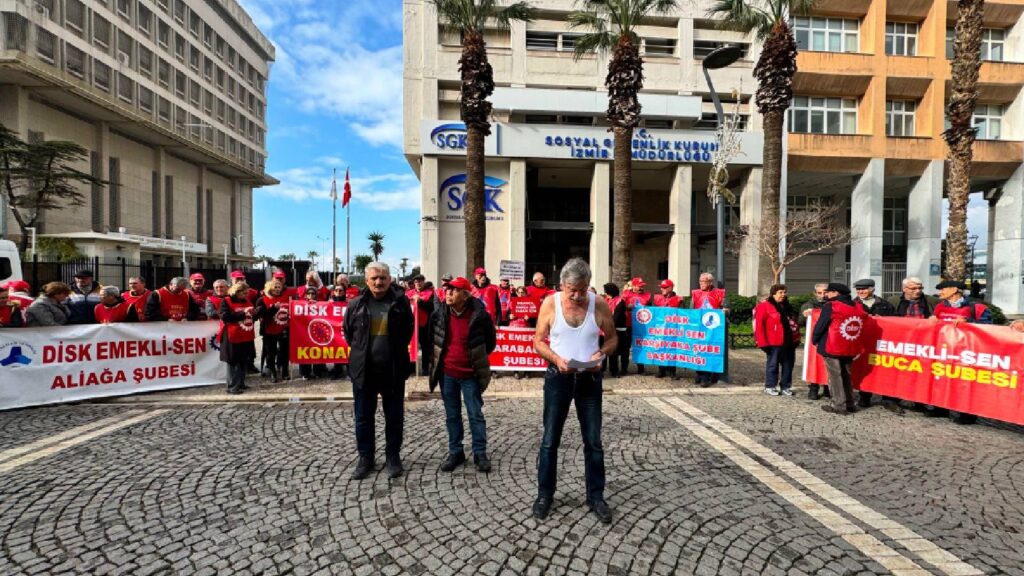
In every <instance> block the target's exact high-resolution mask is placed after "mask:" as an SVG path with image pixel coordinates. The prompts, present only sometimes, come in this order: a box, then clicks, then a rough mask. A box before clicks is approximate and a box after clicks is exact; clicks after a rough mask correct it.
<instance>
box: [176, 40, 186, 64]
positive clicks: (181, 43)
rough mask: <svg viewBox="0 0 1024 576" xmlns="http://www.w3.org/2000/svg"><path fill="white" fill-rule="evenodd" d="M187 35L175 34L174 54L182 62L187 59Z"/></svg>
mask: <svg viewBox="0 0 1024 576" xmlns="http://www.w3.org/2000/svg"><path fill="white" fill-rule="evenodd" d="M185 45H186V42H185V37H184V36H182V35H181V34H175V35H174V55H175V56H177V57H178V60H179V61H181V62H184V61H185Z"/></svg>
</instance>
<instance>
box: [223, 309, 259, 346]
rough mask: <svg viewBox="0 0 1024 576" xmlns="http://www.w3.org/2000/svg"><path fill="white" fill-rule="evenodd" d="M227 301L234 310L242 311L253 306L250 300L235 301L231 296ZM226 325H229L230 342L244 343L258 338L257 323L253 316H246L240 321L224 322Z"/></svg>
mask: <svg viewBox="0 0 1024 576" xmlns="http://www.w3.org/2000/svg"><path fill="white" fill-rule="evenodd" d="M227 303H228V307H229V308H231V311H232V312H241V311H242V310H245V309H246V308H251V307H252V305H251V304H249V303H248V302H235V301H234V300H231V299H230V298H229V299H228V300H227ZM224 325H225V326H227V327H228V342H231V343H232V344H243V343H245V342H252V341H254V340H256V330H255V327H256V325H255V324H254V323H253V321H252V319H251V318H246V319H244V320H241V321H239V322H230V323H228V322H224Z"/></svg>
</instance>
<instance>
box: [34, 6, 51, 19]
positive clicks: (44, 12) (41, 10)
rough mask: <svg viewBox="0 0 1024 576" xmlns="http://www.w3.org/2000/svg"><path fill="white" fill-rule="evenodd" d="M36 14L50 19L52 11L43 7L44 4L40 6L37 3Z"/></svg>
mask: <svg viewBox="0 0 1024 576" xmlns="http://www.w3.org/2000/svg"><path fill="white" fill-rule="evenodd" d="M36 12H38V13H40V14H42V15H43V18H46V19H49V18H50V9H49V8H47V7H46V6H43V5H42V4H40V3H38V2H36Z"/></svg>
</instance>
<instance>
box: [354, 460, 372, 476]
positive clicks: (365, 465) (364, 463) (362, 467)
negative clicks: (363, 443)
mask: <svg viewBox="0 0 1024 576" xmlns="http://www.w3.org/2000/svg"><path fill="white" fill-rule="evenodd" d="M370 472H373V458H368V457H366V456H360V457H359V462H358V463H356V469H355V471H354V472H352V479H353V480H362V479H363V478H366V477H367V476H369V475H370Z"/></svg>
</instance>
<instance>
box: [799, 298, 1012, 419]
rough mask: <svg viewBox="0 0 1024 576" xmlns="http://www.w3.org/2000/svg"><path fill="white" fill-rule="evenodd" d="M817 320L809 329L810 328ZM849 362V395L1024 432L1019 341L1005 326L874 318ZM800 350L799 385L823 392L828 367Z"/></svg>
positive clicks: (809, 347)
mask: <svg viewBox="0 0 1024 576" xmlns="http://www.w3.org/2000/svg"><path fill="white" fill-rule="evenodd" d="M817 316H818V313H817V312H815V314H814V316H813V317H812V320H811V322H810V327H812V328H813V325H814V322H815V321H816V320H817ZM864 330H865V332H864V335H863V337H865V338H866V340H865V344H866V348H865V351H864V353H863V354H861V355H860V356H858V357H857V359H856V360H854V363H853V368H852V376H853V383H854V387H856V388H859V389H861V390H864V391H865V392H871V393H874V394H881V395H883V396H893V397H896V398H900V399H902V400H909V401H911V402H919V403H922V404H928V405H931V406H938V407H940V408H947V409H950V410H955V411H957V412H963V413H966V414H976V415H978V416H983V417H985V418H992V419H995V420H1003V421H1005V422H1013V423H1016V424H1024V393H1022V390H1024V386H1022V382H1021V372H1024V334H1021V333H1018V332H1014V331H1012V330H1010V329H1009V328H1007V327H1005V326H989V325H981V324H968V323H966V322H962V323H960V324H956V325H954V324H952V323H949V322H934V321H932V320H920V319H915V318H886V317H871V318H869V320H868V322H866V323H865V325H864ZM810 341H811V338H810V336H809V335H808V337H807V344H805V347H804V380H806V381H807V382H811V383H817V384H827V383H828V376H827V374H826V372H825V363H824V361H823V360H822V358H821V357H820V356H819V355H818V353H817V350H815V348H814V346H813V345H811V344H810Z"/></svg>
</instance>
